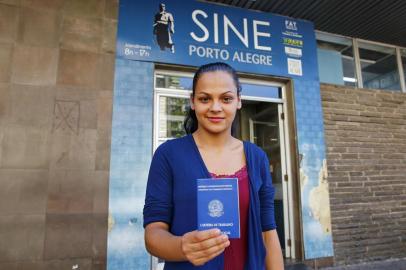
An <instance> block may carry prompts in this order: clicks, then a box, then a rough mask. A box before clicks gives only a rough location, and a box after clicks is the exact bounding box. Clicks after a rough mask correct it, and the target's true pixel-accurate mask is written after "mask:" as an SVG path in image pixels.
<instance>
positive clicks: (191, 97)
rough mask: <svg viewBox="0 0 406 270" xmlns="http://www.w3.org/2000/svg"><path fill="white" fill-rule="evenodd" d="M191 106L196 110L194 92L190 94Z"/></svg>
mask: <svg viewBox="0 0 406 270" xmlns="http://www.w3.org/2000/svg"><path fill="white" fill-rule="evenodd" d="M190 108H191V109H192V110H195V103H194V102H193V94H190Z"/></svg>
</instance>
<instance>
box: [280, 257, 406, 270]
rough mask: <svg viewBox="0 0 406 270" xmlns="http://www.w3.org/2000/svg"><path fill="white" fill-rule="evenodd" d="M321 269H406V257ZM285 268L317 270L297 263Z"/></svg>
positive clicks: (289, 269)
mask: <svg viewBox="0 0 406 270" xmlns="http://www.w3.org/2000/svg"><path fill="white" fill-rule="evenodd" d="M318 269H320V270H406V259H403V260H391V261H383V262H374V263H365V264H357V265H350V266H336V267H327V268H318ZM285 270H315V268H312V267H309V266H306V265H305V264H301V263H297V264H294V265H289V266H285Z"/></svg>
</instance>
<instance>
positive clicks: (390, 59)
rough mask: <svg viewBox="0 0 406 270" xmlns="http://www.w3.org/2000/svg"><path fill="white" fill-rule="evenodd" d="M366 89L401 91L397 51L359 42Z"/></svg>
mask: <svg viewBox="0 0 406 270" xmlns="http://www.w3.org/2000/svg"><path fill="white" fill-rule="evenodd" d="M358 48H359V55H360V64H361V73H362V81H363V86H364V88H374V89H383V90H397V91H400V90H401V87H400V79H399V72H398V66H397V62H396V49H395V48H392V47H387V46H382V45H376V44H372V43H368V42H362V41H359V42H358Z"/></svg>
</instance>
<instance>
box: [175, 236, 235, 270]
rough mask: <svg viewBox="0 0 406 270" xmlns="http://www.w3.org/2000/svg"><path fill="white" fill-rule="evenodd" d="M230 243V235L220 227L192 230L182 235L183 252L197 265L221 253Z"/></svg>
mask: <svg viewBox="0 0 406 270" xmlns="http://www.w3.org/2000/svg"><path fill="white" fill-rule="evenodd" d="M229 245H230V241H229V240H228V236H227V235H225V234H221V232H220V230H219V229H212V230H206V231H192V232H188V233H185V234H184V235H183V236H182V252H183V254H184V255H185V257H186V258H187V259H188V260H189V261H190V262H191V263H192V264H193V265H195V266H199V265H203V264H205V263H206V262H207V261H209V260H211V259H213V258H214V257H216V256H218V255H220V254H221V253H222V252H223V251H224V249H225V248H226V247H228V246H229Z"/></svg>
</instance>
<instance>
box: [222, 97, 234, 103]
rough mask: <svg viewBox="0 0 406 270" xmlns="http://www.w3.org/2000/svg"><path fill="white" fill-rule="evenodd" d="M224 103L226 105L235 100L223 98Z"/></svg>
mask: <svg viewBox="0 0 406 270" xmlns="http://www.w3.org/2000/svg"><path fill="white" fill-rule="evenodd" d="M223 101H224V102H225V103H230V102H232V101H233V98H232V97H224V98H223Z"/></svg>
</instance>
